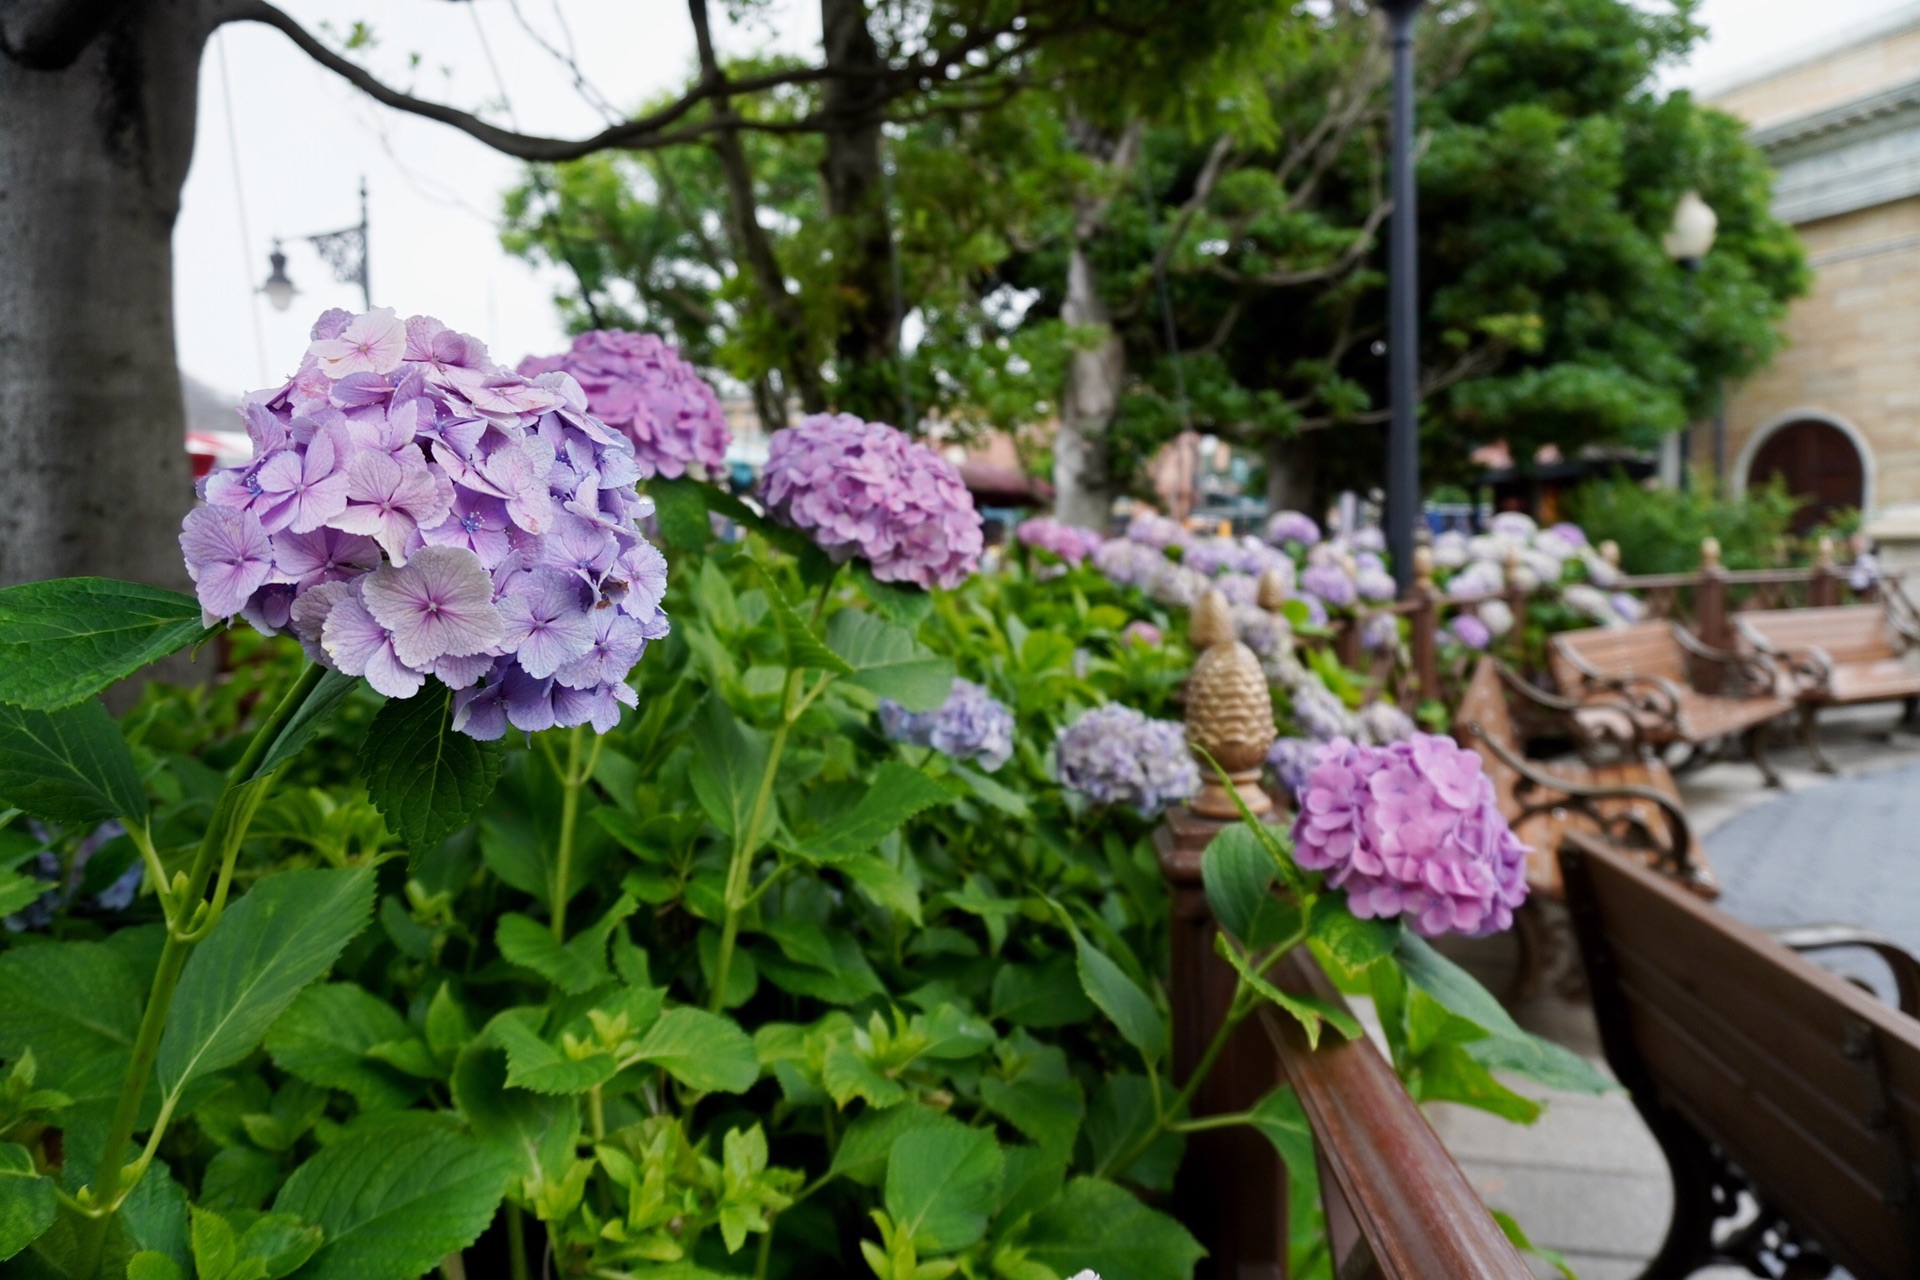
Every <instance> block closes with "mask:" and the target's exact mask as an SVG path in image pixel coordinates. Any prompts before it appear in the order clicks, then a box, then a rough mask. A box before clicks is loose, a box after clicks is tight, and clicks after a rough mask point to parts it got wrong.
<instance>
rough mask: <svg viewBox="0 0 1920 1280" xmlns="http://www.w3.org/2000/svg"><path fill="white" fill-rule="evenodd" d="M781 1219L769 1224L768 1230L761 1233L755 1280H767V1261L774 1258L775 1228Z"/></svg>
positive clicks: (754, 1269)
mask: <svg viewBox="0 0 1920 1280" xmlns="http://www.w3.org/2000/svg"><path fill="white" fill-rule="evenodd" d="M779 1221H780V1219H778V1218H775V1219H773V1220H772V1221H771V1222H768V1223H767V1229H766V1230H765V1231H763V1232H761V1233H760V1256H759V1257H758V1258H757V1259H755V1260H754V1264H753V1280H767V1261H768V1259H770V1258H772V1257H773V1228H774V1224H775V1223H777V1222H779Z"/></svg>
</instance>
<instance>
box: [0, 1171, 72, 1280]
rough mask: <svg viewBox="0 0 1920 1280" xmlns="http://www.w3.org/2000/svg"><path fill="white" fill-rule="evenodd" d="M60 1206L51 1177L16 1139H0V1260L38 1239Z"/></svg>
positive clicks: (2, 1260)
mask: <svg viewBox="0 0 1920 1280" xmlns="http://www.w3.org/2000/svg"><path fill="white" fill-rule="evenodd" d="M59 1208H60V1203H59V1198H58V1197H57V1196H56V1195H55V1194H54V1190H53V1179H52V1178H49V1177H47V1176H46V1175H45V1174H42V1173H40V1172H39V1171H38V1170H36V1169H35V1168H34V1167H33V1155H32V1153H31V1152H29V1151H28V1150H27V1149H26V1148H25V1147H23V1146H21V1145H20V1144H19V1143H17V1142H0V1262H5V1261H6V1260H7V1259H8V1258H11V1257H12V1256H13V1255H14V1254H16V1253H18V1252H20V1251H21V1250H22V1249H24V1248H26V1247H27V1246H28V1245H30V1244H32V1243H33V1242H34V1241H35V1240H38V1239H39V1238H40V1236H41V1234H42V1233H44V1232H45V1231H46V1229H47V1228H48V1227H50V1226H52V1225H53V1219H54V1215H55V1213H57V1212H58V1210H59Z"/></svg>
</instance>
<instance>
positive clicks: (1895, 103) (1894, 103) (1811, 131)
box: [1748, 79, 1920, 154]
mask: <svg viewBox="0 0 1920 1280" xmlns="http://www.w3.org/2000/svg"><path fill="white" fill-rule="evenodd" d="M1915 108H1920V79H1915V80H1909V81H1908V82H1907V83H1905V84H1899V85H1895V86H1893V87H1892V88H1891V89H1883V90H1881V91H1880V92H1879V93H1873V94H1868V95H1867V96H1866V97H1864V98H1856V99H1854V100H1853V101H1852V102H1843V103H1841V104H1840V105H1839V106H1837V107H1828V108H1826V109H1825V110H1824V111H1815V112H1811V113H1809V114H1807V115H1804V116H1797V117H1795V118H1794V119H1792V120H1783V121H1781V122H1780V123H1779V124H1772V125H1768V126H1767V127H1766V128H1764V129H1755V130H1754V131H1753V132H1752V133H1751V134H1750V135H1748V136H1749V137H1751V138H1752V139H1753V141H1754V142H1755V143H1756V144H1757V145H1758V146H1760V147H1761V148H1763V149H1764V150H1765V151H1767V152H1768V153H1769V154H1778V153H1779V152H1782V151H1787V150H1789V149H1791V150H1795V151H1799V150H1802V149H1803V148H1804V149H1807V150H1824V149H1825V148H1823V147H1819V146H1815V147H1811V148H1808V147H1806V146H1805V144H1808V143H1818V142H1819V141H1820V140H1821V139H1831V140H1832V141H1833V142H1834V143H1838V142H1840V141H1841V138H1840V136H1839V135H1843V134H1847V133H1851V132H1855V131H1857V130H1858V129H1859V128H1860V127H1861V126H1862V125H1868V124H1872V123H1874V122H1876V121H1883V120H1888V119H1890V118H1892V117H1894V116H1898V115H1901V114H1904V113H1906V112H1908V111H1912V110H1914V109H1915Z"/></svg>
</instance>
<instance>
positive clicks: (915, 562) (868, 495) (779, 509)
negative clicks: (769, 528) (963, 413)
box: [760, 413, 984, 589]
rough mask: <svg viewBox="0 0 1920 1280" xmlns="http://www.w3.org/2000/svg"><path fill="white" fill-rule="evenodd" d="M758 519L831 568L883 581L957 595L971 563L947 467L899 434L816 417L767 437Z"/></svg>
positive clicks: (966, 520) (973, 524)
mask: <svg viewBox="0 0 1920 1280" xmlns="http://www.w3.org/2000/svg"><path fill="white" fill-rule="evenodd" d="M760 493H761V497H762V499H763V500H764V501H765V502H766V504H767V512H768V514H770V515H771V516H772V517H773V518H774V519H776V520H778V521H780V522H781V523H783V524H788V525H792V526H793V527H794V528H796V529H799V530H801V531H802V532H803V533H806V534H807V535H809V536H810V537H812V538H813V539H814V541H815V542H817V543H819V544H820V546H821V548H822V549H823V550H825V551H826V552H827V554H828V555H830V556H832V557H833V558H834V559H835V560H836V561H845V560H848V559H850V558H852V557H853V556H856V555H857V556H859V557H861V558H862V559H864V560H865V561H866V562H867V564H868V565H869V566H870V567H871V568H872V570H873V576H874V577H876V578H878V579H880V580H881V581H882V582H908V583H912V584H913V585H915V586H917V587H923V588H927V589H931V588H933V587H936V586H939V587H948V588H952V587H957V586H959V585H960V584H961V583H962V582H964V581H966V579H967V575H969V574H971V573H972V572H973V571H974V568H975V567H976V566H977V565H978V564H979V561H980V550H981V547H982V546H983V545H984V543H983V539H982V536H981V525H980V513H979V512H977V511H975V510H974V509H973V497H972V495H970V494H969V493H968V492H967V489H966V486H965V485H964V484H962V483H961V482H960V472H959V470H958V468H956V467H955V466H954V465H953V464H952V463H950V462H948V461H947V460H946V459H945V458H942V457H941V456H940V455H939V454H937V453H935V452H934V451H933V450H931V449H929V448H927V447H926V446H925V445H921V444H916V443H915V442H914V441H912V440H910V439H909V438H908V437H907V436H906V434H905V433H903V432H900V431H896V430H895V429H894V428H892V427H889V426H886V425H884V424H882V423H878V422H863V421H861V420H860V419H859V418H856V417H854V416H853V415H852V414H849V413H841V414H825V413H816V414H814V415H812V416H811V417H807V418H803V419H801V420H800V422H799V423H798V425H796V426H791V427H788V428H786V429H785V430H782V431H776V432H774V433H773V438H772V440H771V441H769V442H768V446H767V467H766V471H765V472H764V474H762V476H761V478H760Z"/></svg>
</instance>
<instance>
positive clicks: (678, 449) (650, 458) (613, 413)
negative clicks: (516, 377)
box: [520, 329, 733, 479]
mask: <svg viewBox="0 0 1920 1280" xmlns="http://www.w3.org/2000/svg"><path fill="white" fill-rule="evenodd" d="M555 371H558V372H561V373H566V374H569V375H571V376H572V378H573V379H574V381H576V382H578V383H579V384H580V389H581V390H582V391H585V392H586V394H587V412H589V413H591V414H592V415H593V416H594V417H596V418H598V419H599V420H600V421H602V422H604V423H606V424H607V425H608V426H610V427H612V428H614V429H615V430H616V431H618V432H620V434H621V435H623V436H625V437H626V438H627V439H628V441H630V442H631V443H632V445H633V459H634V462H635V464H636V465H637V466H638V467H639V470H640V478H641V479H651V478H652V477H654V476H656V475H661V476H667V477H669V478H676V477H679V476H683V475H685V474H686V472H687V468H688V467H689V466H696V465H697V466H699V467H703V468H705V470H706V471H707V473H708V474H709V475H712V474H714V473H716V472H717V471H719V469H720V468H721V467H722V466H724V465H725V464H726V460H727V446H728V445H729V444H730V443H732V440H733V437H732V435H731V434H730V433H729V432H728V431H727V419H726V415H725V414H724V413H722V412H721V409H720V397H719V396H717V395H715V394H714V391H713V388H712V387H711V386H709V385H708V384H707V381H706V379H704V378H702V377H701V376H700V375H699V374H698V373H697V372H695V371H694V368H693V366H692V365H690V364H688V363H687V362H686V361H685V360H683V359H681V358H680V352H679V350H678V349H677V348H675V347H673V346H672V345H671V344H669V343H667V342H665V341H662V340H661V339H660V338H659V337H658V336H657V335H655V334H651V333H628V332H627V331H626V330H624V329H595V330H592V331H590V332H588V333H583V334H581V335H579V336H578V337H576V338H575V339H574V340H573V345H572V346H571V347H569V348H568V349H567V350H566V351H565V352H563V353H561V354H560V355H557V356H528V357H527V358H526V359H525V360H522V361H521V362H520V373H521V375H522V376H523V377H527V378H535V377H538V376H540V375H541V374H547V373H553V372H555Z"/></svg>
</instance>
